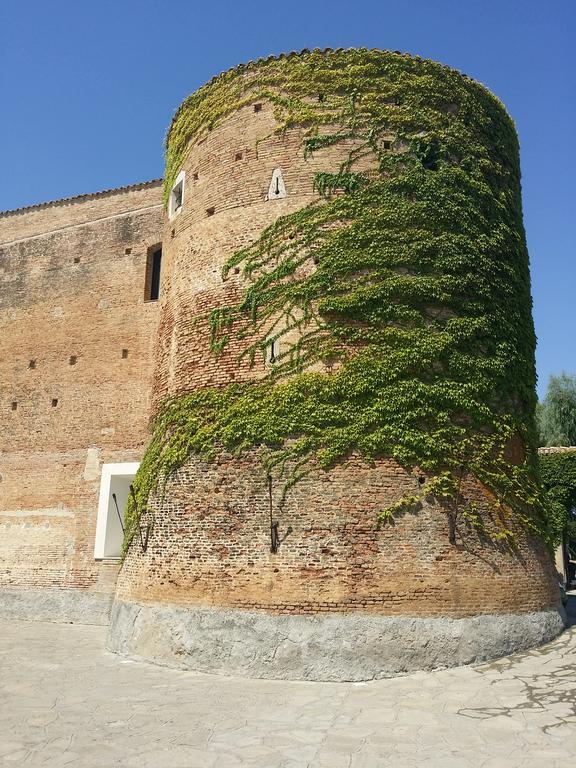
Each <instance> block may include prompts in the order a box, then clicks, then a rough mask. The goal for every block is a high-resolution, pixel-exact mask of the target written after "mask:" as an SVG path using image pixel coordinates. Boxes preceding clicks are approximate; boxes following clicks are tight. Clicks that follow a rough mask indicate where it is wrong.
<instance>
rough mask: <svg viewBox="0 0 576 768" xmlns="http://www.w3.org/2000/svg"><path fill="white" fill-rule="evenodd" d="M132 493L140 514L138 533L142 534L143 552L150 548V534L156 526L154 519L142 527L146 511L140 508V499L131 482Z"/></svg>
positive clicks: (137, 512)
mask: <svg viewBox="0 0 576 768" xmlns="http://www.w3.org/2000/svg"><path fill="white" fill-rule="evenodd" d="M130 493H131V495H132V500H133V502H134V506H135V507H136V514H137V516H138V533H139V534H140V546H141V547H142V552H146V550H147V549H148V539H149V538H150V534H151V533H152V529H153V528H154V519H152V520H151V521H150V522H148V523H146V526H145V527H142V522H141V520H142V515H143V514H144V513H141V512H140V509H139V507H138V500H137V499H136V494H135V493H134V486H133V485H132V484H130ZM144 511H145V512H148V507H146V509H145V510H144Z"/></svg>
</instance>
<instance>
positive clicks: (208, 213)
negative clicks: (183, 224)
mask: <svg viewBox="0 0 576 768" xmlns="http://www.w3.org/2000/svg"><path fill="white" fill-rule="evenodd" d="M215 212H216V208H206V216H214V213H215Z"/></svg>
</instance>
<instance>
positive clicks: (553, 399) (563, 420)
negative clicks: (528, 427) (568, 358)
mask: <svg viewBox="0 0 576 768" xmlns="http://www.w3.org/2000/svg"><path fill="white" fill-rule="evenodd" d="M536 420H537V424H538V435H539V439H540V445H576V376H570V375H569V374H567V373H561V374H560V376H550V381H549V382H548V391H547V392H546V395H545V397H544V400H543V401H542V402H541V403H539V404H538V408H537V411H536Z"/></svg>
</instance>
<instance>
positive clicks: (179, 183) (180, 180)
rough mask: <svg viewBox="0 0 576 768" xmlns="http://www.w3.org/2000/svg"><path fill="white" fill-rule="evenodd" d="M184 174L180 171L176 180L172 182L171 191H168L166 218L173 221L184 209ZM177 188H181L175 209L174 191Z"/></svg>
mask: <svg viewBox="0 0 576 768" xmlns="http://www.w3.org/2000/svg"><path fill="white" fill-rule="evenodd" d="M185 182H186V172H185V171H180V173H179V174H178V176H176V180H175V181H174V184H173V185H172V189H171V190H170V197H169V198H168V218H169V219H173V218H174V217H175V216H178V214H179V213H180V211H181V210H182V208H183V207H184V197H185V191H186V183H185ZM178 187H181V188H182V194H181V197H180V205H179V206H178V207H176V205H175V202H176V190H177V189H178Z"/></svg>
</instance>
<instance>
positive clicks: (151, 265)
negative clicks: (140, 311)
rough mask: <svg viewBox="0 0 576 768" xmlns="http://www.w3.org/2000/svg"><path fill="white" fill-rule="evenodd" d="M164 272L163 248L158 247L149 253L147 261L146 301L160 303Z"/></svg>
mask: <svg viewBox="0 0 576 768" xmlns="http://www.w3.org/2000/svg"><path fill="white" fill-rule="evenodd" d="M161 270H162V248H159V247H158V246H156V247H155V248H151V249H150V250H149V251H148V258H147V260H146V282H145V287H144V301H158V297H159V296H160V272H161Z"/></svg>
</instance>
